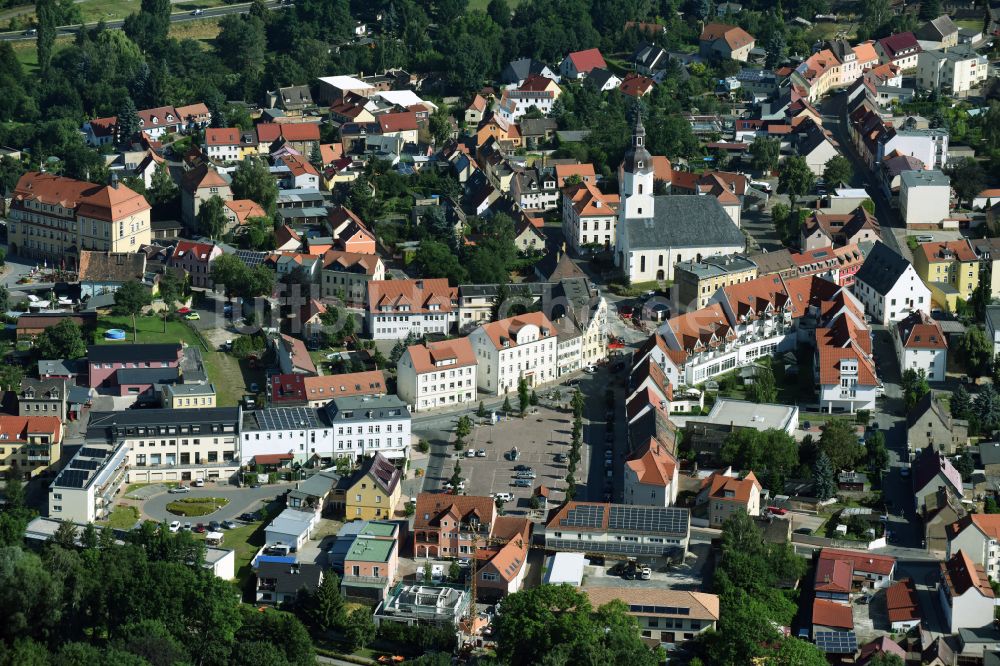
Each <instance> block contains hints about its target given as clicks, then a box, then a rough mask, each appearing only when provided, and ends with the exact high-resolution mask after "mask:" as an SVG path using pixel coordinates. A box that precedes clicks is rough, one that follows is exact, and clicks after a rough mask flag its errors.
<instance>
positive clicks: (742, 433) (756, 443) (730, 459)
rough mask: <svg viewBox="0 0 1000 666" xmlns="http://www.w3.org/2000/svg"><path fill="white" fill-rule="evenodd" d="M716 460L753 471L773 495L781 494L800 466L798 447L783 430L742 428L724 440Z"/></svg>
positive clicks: (793, 439)
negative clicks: (789, 477) (790, 476)
mask: <svg viewBox="0 0 1000 666" xmlns="http://www.w3.org/2000/svg"><path fill="white" fill-rule="evenodd" d="M719 458H720V459H721V461H722V463H723V464H725V465H732V466H733V467H735V468H736V469H741V470H752V471H753V472H755V473H756V474H757V476H758V477H759V478H760V479H761V481H763V482H764V483H765V484H766V485H767V487H768V488H770V489H771V492H772V493H778V494H780V493H781V492H782V491H783V490H784V487H785V480H786V479H787V478H788V476H789V475H791V474H792V473H793V472H794V471H795V470H796V468H797V467H798V466H799V447H798V443H797V442H796V441H795V438H793V437H792V436H790V435H789V434H788V433H786V432H785V431H783V430H778V429H775V428H770V429H768V430H764V431H759V430H755V429H753V428H743V429H741V430H736V431H734V432H733V433H731V434H730V435H729V436H728V437H727V438H726V441H725V443H724V444H723V445H722V450H721V451H720V452H719Z"/></svg>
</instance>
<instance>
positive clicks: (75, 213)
mask: <svg viewBox="0 0 1000 666" xmlns="http://www.w3.org/2000/svg"><path fill="white" fill-rule="evenodd" d="M150 210H151V207H150V205H149V203H147V202H146V199H145V198H144V197H143V196H142V195H141V194H138V193H136V192H133V191H132V190H130V189H129V188H128V187H126V186H125V185H122V184H120V183H119V182H118V180H117V178H116V177H114V176H112V183H111V185H103V186H102V185H95V184H93V183H88V182H86V181H82V180H74V179H72V178H64V177H62V176H56V175H53V174H49V173H41V172H36V171H29V172H27V173H25V174H24V175H22V176H21V177H20V178H19V179H18V181H17V185H16V186H15V187H14V191H13V193H12V195H11V199H10V205H9V206H8V210H7V217H8V222H7V245H8V251H9V252H10V253H11V254H17V255H20V256H22V257H30V258H32V259H38V260H45V261H47V262H51V265H53V266H56V265H58V266H63V267H65V268H73V267H74V266H76V265H77V261H78V255H79V252H80V251H81V250H102V251H111V252H135V251H137V250H138V249H139V248H140V247H142V246H143V245H148V244H149V242H150V241H151V240H152V236H151V231H150V229H151V227H150V219H149V213H150Z"/></svg>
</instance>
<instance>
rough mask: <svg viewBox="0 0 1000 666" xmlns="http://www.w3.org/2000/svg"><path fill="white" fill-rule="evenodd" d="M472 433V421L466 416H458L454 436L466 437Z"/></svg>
mask: <svg viewBox="0 0 1000 666" xmlns="http://www.w3.org/2000/svg"><path fill="white" fill-rule="evenodd" d="M471 433H472V419H470V418H469V417H468V416H460V417H459V418H458V421H457V422H456V423H455V435H456V436H458V437H462V438H463V439H464V438H465V437H468V436H469V435H470V434H471Z"/></svg>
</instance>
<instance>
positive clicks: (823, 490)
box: [813, 451, 837, 500]
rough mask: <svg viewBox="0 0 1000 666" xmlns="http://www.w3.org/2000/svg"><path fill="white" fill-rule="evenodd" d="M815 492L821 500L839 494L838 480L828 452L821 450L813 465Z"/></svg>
mask: <svg viewBox="0 0 1000 666" xmlns="http://www.w3.org/2000/svg"><path fill="white" fill-rule="evenodd" d="M813 492H814V493H815V494H816V497H818V498H819V499H821V500H827V499H830V498H831V497H833V496H834V495H836V494H837V481H836V479H835V478H834V473H833V465H832V464H831V463H830V458H829V457H828V456H827V455H826V453H824V452H822V451H820V454H819V456H818V457H817V458H816V464H814V465H813Z"/></svg>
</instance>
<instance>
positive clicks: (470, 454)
mask: <svg viewBox="0 0 1000 666" xmlns="http://www.w3.org/2000/svg"><path fill="white" fill-rule="evenodd" d="M465 457H466V458H475V457H476V450H475V449H469V450H468V451H466V452H465Z"/></svg>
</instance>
